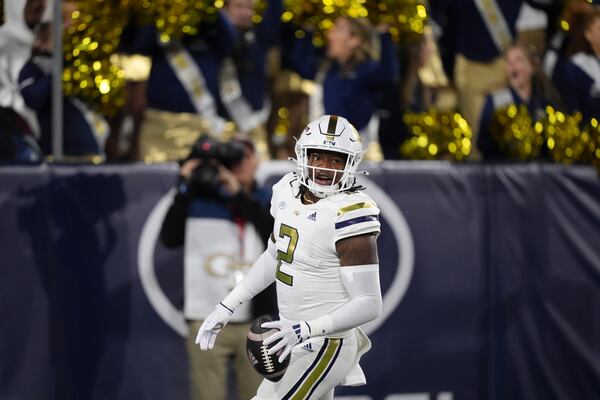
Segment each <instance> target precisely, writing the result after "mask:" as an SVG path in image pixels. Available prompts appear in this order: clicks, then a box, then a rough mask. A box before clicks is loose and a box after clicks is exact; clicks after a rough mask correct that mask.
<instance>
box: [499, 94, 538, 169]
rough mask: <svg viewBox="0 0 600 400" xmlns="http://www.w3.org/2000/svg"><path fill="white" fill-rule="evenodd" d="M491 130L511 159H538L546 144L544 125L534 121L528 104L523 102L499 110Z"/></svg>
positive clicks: (501, 148) (502, 149)
mask: <svg viewBox="0 0 600 400" xmlns="http://www.w3.org/2000/svg"><path fill="white" fill-rule="evenodd" d="M490 132H491V135H492V138H493V139H494V140H495V141H496V143H497V144H498V147H499V149H500V151H502V152H503V153H504V154H506V157H507V158H508V159H510V160H519V161H528V160H533V159H536V158H537V157H538V156H539V154H540V150H541V149H542V146H543V144H544V137H543V134H542V133H543V125H542V124H540V123H535V124H534V123H533V120H532V118H531V115H530V114H529V111H528V110H527V106H525V105H523V104H521V105H515V104H512V105H510V106H508V107H505V108H501V109H499V110H497V111H496V113H495V114H494V118H493V120H492V124H491V127H490Z"/></svg>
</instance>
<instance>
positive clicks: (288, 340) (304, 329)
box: [261, 319, 310, 362]
mask: <svg viewBox="0 0 600 400" xmlns="http://www.w3.org/2000/svg"><path fill="white" fill-rule="evenodd" d="M261 327H263V328H276V329H279V332H277V333H274V334H273V335H271V336H269V337H268V338H266V339H265V340H264V342H263V343H264V344H265V345H267V346H268V345H270V344H271V343H275V342H277V340H278V339H281V340H280V341H279V342H277V343H275V345H273V347H271V348H270V349H269V354H270V355H273V354H275V353H277V352H278V351H279V350H280V349H284V350H283V351H282V352H281V354H279V362H283V360H285V358H286V357H287V356H288V354H290V352H291V351H292V348H293V347H294V346H295V345H297V344H298V343H302V342H304V341H305V340H306V339H308V338H309V337H310V327H309V326H308V324H307V323H306V322H304V321H289V320H287V319H282V320H279V321H272V322H265V323H264V324H262V325H261Z"/></svg>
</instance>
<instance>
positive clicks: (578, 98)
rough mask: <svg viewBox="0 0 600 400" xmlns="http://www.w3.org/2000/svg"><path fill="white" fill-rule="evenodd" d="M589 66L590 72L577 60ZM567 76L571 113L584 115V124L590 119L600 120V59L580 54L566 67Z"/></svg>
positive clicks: (568, 100)
mask: <svg viewBox="0 0 600 400" xmlns="http://www.w3.org/2000/svg"><path fill="white" fill-rule="evenodd" d="M576 59H578V60H580V61H581V62H583V63H585V64H587V65H588V66H589V67H588V68H589V70H590V71H589V72H592V74H593V76H592V75H590V74H589V73H588V72H586V71H584V69H583V68H582V67H581V66H580V65H578V63H577V62H575V60H576ZM566 75H567V77H568V82H569V88H570V90H569V92H568V96H567V103H568V105H569V109H570V110H571V111H580V112H581V113H582V114H583V123H587V122H588V121H589V120H590V118H596V119H600V57H598V56H594V55H591V54H585V53H578V54H576V55H575V56H574V57H573V58H572V59H571V62H569V63H568V64H567V65H566Z"/></svg>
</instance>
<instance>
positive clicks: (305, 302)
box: [271, 173, 381, 321]
mask: <svg viewBox="0 0 600 400" xmlns="http://www.w3.org/2000/svg"><path fill="white" fill-rule="evenodd" d="M299 190H300V182H299V180H298V179H297V178H296V177H295V175H294V173H289V174H287V175H285V176H284V177H283V178H282V179H281V180H280V181H279V182H278V183H277V184H275V186H273V197H272V200H271V214H272V215H273V218H275V224H274V228H273V238H274V239H275V245H276V248H277V259H278V264H277V279H276V281H277V297H278V305H279V313H280V314H281V316H282V317H283V318H286V319H289V320H295V321H309V320H311V319H314V318H317V317H320V316H322V315H324V314H328V313H331V312H332V311H334V310H335V309H337V308H338V307H340V306H341V305H343V304H345V303H347V302H348V301H349V300H350V297H349V295H348V293H347V292H346V289H345V287H344V284H343V282H342V278H341V276H340V270H339V267H340V259H339V256H338V254H337V252H336V248H335V243H336V242H337V241H338V240H340V239H344V238H347V237H351V236H356V235H362V234H366V233H375V234H377V235H378V234H379V232H380V227H381V225H380V223H379V208H377V205H376V204H375V202H374V201H373V200H372V199H371V198H370V197H369V196H368V195H366V194H365V193H362V192H360V191H345V192H341V193H338V194H335V195H332V196H329V197H326V198H323V199H320V200H319V201H318V202H316V203H315V204H306V205H305V204H303V203H302V201H301V199H300V197H299V196H298V193H299Z"/></svg>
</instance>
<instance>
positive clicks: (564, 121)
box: [541, 107, 589, 164]
mask: <svg viewBox="0 0 600 400" xmlns="http://www.w3.org/2000/svg"><path fill="white" fill-rule="evenodd" d="M581 120H582V116H581V114H580V113H576V114H573V115H568V114H564V113H562V112H560V111H558V110H555V109H554V108H553V107H546V118H544V119H543V120H542V121H541V124H542V125H543V131H544V134H545V136H546V147H547V148H548V153H549V154H550V156H551V157H552V159H553V160H554V161H555V162H558V163H563V164H571V163H574V162H579V161H582V160H583V158H585V153H586V146H587V145H586V142H588V141H589V136H588V134H585V135H584V134H582V132H581V130H580V129H579V126H580V124H581Z"/></svg>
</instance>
